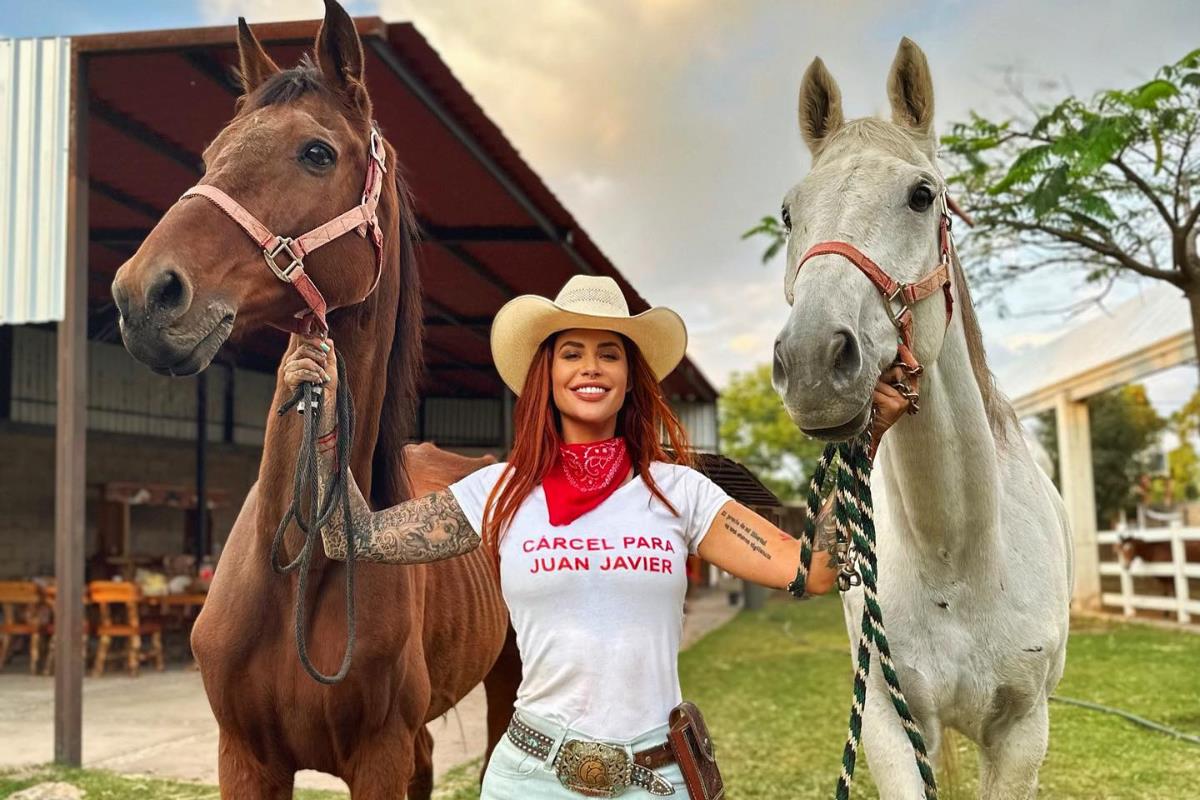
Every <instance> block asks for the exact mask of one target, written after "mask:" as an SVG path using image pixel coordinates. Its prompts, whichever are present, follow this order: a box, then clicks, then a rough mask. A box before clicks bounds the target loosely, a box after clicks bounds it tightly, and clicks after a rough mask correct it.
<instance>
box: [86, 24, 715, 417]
mask: <svg viewBox="0 0 1200 800" xmlns="http://www.w3.org/2000/svg"><path fill="white" fill-rule="evenodd" d="M318 25H319V22H317V21H312V22H288V23H276V24H265V25H256V26H255V33H256V34H257V36H258V37H259V39H260V40H261V41H262V43H263V44H264V46H265V47H266V49H267V51H268V52H269V53H270V55H271V56H272V57H273V58H274V59H275V61H276V62H277V63H279V64H281V65H290V64H294V63H296V61H298V59H299V57H300V55H301V53H302V52H304V50H305V49H307V48H309V47H310V46H311V42H312V40H313V38H314V37H315V36H316V31H317V27H318ZM356 25H357V26H358V29H359V33H360V34H361V35H362V36H363V44H364V48H365V50H366V53H367V65H366V75H367V85H368V89H369V91H370V93H371V97H372V99H373V101H374V106H375V113H376V117H377V119H378V121H379V123H380V125H381V127H382V129H383V132H384V135H385V136H386V137H387V138H388V139H389V140H390V141H391V142H392V144H393V145H394V146H395V148H396V150H397V153H398V155H399V160H400V162H401V164H402V168H403V170H404V172H405V175H406V176H407V178H408V182H409V185H410V187H411V189H412V192H413V196H414V198H415V201H416V209H417V214H418V217H419V218H420V220H421V222H422V224H423V226H424V229H425V235H426V238H425V240H424V241H423V242H422V244H421V246H420V252H419V257H420V261H421V272H422V278H423V281H424V288H425V297H426V303H425V312H426V321H427V339H426V342H427V352H426V363H427V365H428V367H429V378H428V381H427V385H426V392H427V393H428V394H430V395H443V396H444V395H462V396H495V395H497V394H499V392H500V389H501V383H500V381H499V378H498V376H497V375H496V373H495V371H494V369H493V368H492V366H491V357H490V353H489V350H488V344H487V336H488V326H489V324H490V320H491V318H492V317H493V316H494V315H495V313H496V311H497V310H498V309H499V308H500V306H501V305H502V304H503V303H504V302H505V301H507V300H508V299H509V298H511V297H513V296H515V295H517V294H525V293H535V294H541V295H549V296H553V295H554V294H555V293H556V292H557V290H558V289H559V288H560V287H561V286H562V284H563V283H564V282H565V281H566V280H567V278H569V277H570V276H571V275H573V274H576V273H578V272H581V271H588V272H593V273H595V274H599V275H609V276H611V277H613V278H614V279H616V280H617V282H618V283H619V284H620V285H621V288H622V290H623V291H624V292H625V296H626V297H627V298H628V300H629V305H630V310H631V311H632V312H633V313H638V312H640V311H644V310H645V309H647V308H649V304H648V303H647V302H646V300H645V299H644V298H642V296H641V295H639V294H638V293H637V291H636V290H635V289H634V288H633V287H632V286H631V285H630V284H629V282H628V281H626V280H625V278H624V277H622V276H621V274H620V273H619V272H618V271H617V269H616V267H615V266H614V265H613V264H612V262H610V261H609V260H608V258H606V257H605V255H604V253H603V252H601V250H600V249H599V247H598V246H597V245H596V244H595V243H594V242H593V241H592V240H591V238H590V237H589V236H588V235H587V232H586V231H584V230H583V228H582V227H580V225H579V223H578V222H576V220H575V219H574V217H572V216H571V214H570V212H569V211H567V209H566V208H565V207H564V206H563V204H562V203H561V202H559V200H558V198H556V197H555V196H554V194H553V193H552V192H551V191H550V189H549V188H548V187H547V186H546V185H545V183H544V182H543V181H542V180H541V178H539V177H538V175H537V174H536V173H535V172H534V171H533V169H532V168H531V167H530V166H529V165H528V164H527V163H526V162H525V161H524V159H522V158H521V156H520V154H519V153H518V152H517V150H516V149H515V148H514V147H513V145H512V144H511V143H510V142H509V141H508V140H507V139H506V138H505V136H504V134H503V133H502V132H501V131H500V129H499V128H497V127H496V125H495V124H494V123H493V122H492V121H491V120H490V119H489V118H488V117H487V115H486V114H484V113H483V110H482V109H481V108H480V107H479V105H478V104H477V103H476V102H475V100H474V99H473V98H472V97H471V95H470V94H469V93H468V92H467V90H466V89H465V88H464V87H463V85H462V84H461V83H459V81H458V80H457V79H456V78H455V77H454V75H453V74H452V73H451V72H450V69H449V68H448V67H447V65H446V64H445V63H444V62H443V61H442V60H441V58H440V57H439V56H438V54H437V52H436V51H434V49H433V48H432V47H431V46H430V45H429V43H428V42H427V41H426V40H425V38H424V37H422V36H421V34H420V33H419V32H418V31H417V30H416V28H415V27H413V26H412V25H411V24H407V23H401V24H392V25H389V24H386V23H384V22H383V21H382V20H379V19H377V18H363V19H358V20H356ZM235 41H236V29H235V28H233V27H222V28H192V29H184V30H170V31H143V32H136V33H128V34H104V35H97V36H83V37H78V38H77V39H76V40H75V46H76V48H77V49H78V50H79V51H80V53H82V54H85V55H86V57H87V59H88V83H89V103H90V105H89V131H88V136H89V140H88V147H89V158H88V168H89V178H90V193H89V227H90V230H91V241H90V247H89V268H90V271H91V273H92V274H91V278H92V281H91V289H90V291H91V294H90V298H91V302H92V305H93V307H94V308H95V309H102V308H104V307H106V306H107V304H108V302H109V299H110V298H109V296H108V284H109V283H110V282H111V279H112V275H113V273H115V271H116V269H117V268H118V267H119V266H120V264H121V263H122V262H123V261H124V260H125V259H126V258H127V257H128V256H129V255H130V254H131V253H132V252H133V251H134V250H135V249H136V247H137V245H138V243H139V242H140V240H141V237H142V236H143V235H144V234H145V232H146V231H147V230H148V229H149V228H150V227H152V226H153V225H154V223H155V222H156V221H157V220H158V218H159V217H160V216H161V215H162V213H163V212H165V211H166V209H167V208H169V207H170V205H171V204H172V203H173V202H174V201H175V199H176V198H177V197H178V196H179V195H180V193H181V192H182V191H183V190H184V189H186V188H187V187H188V186H190V185H191V184H193V183H194V182H195V179H196V177H197V176H198V174H199V169H200V167H199V156H200V153H201V152H202V151H203V149H204V147H205V146H206V144H207V143H208V142H209V140H211V139H212V138H213V137H214V136H215V135H216V133H217V132H218V131H219V130H220V129H221V128H222V127H223V126H224V124H225V123H226V122H227V121H228V120H229V118H230V117H231V116H232V114H233V103H234V99H235V97H236V95H237V94H238V89H237V84H236V82H235V81H234V79H233V75H232V68H233V66H234V65H235V63H236V60H237V48H236V45H235V44H234V43H235ZM282 344H283V339H282V336H281V335H276V334H270V335H267V336H264V337H254V341H253V342H252V343H246V344H243V345H241V346H240V348H241V349H240V350H239V352H238V353H237V357H238V358H239V360H241V361H242V362H243V363H250V364H255V363H257V364H260V365H264V366H265V365H266V364H273V363H275V361H276V359H277V357H278V354H279V352H281V351H282ZM664 385H665V388H666V390H667V392H668V394H670V395H673V396H679V397H686V398H691V399H699V400H712V399H715V397H716V391H715V389H714V388H713V387H712V385H711V384H710V383H709V382H708V381H707V380H706V379H705V378H704V376H703V375H702V374H701V373H700V371H699V370H698V369H697V368H696V367H695V365H694V364H692V363H691V361H690V360H686V359H685V361H684V363H683V364H681V365H680V368H679V369H677V370H676V371H675V372H674V373H672V375H671V376H670V377H668V379H667V380H666V381H665V384H664Z"/></svg>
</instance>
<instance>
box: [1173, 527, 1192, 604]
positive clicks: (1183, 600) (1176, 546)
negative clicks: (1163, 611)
mask: <svg viewBox="0 0 1200 800" xmlns="http://www.w3.org/2000/svg"><path fill="white" fill-rule="evenodd" d="M1171 563H1172V564H1173V565H1174V566H1175V601H1176V602H1177V603H1178V604H1179V606H1178V618H1179V622H1180V624H1183V625H1187V624H1188V623H1190V622H1191V621H1192V615H1191V613H1190V612H1189V611H1188V603H1190V602H1191V597H1190V596H1189V594H1188V577H1187V572H1186V570H1187V548H1186V547H1184V544H1183V524H1182V522H1181V521H1179V520H1176V521H1174V522H1172V523H1171Z"/></svg>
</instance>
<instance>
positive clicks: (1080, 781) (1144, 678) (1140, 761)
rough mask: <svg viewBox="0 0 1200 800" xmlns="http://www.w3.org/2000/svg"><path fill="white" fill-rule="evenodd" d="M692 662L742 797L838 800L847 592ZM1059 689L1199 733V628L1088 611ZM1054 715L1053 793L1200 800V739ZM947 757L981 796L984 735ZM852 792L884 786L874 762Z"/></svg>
mask: <svg viewBox="0 0 1200 800" xmlns="http://www.w3.org/2000/svg"><path fill="white" fill-rule="evenodd" d="M885 611H886V610H885ZM679 671H680V679H681V680H682V682H683V693H684V696H685V697H687V698H688V699H689V700H693V701H695V702H696V703H697V704H698V705H699V706H700V708H701V709H703V710H704V714H705V718H706V719H707V720H708V724H709V729H710V730H711V731H712V734H713V738H714V739H715V741H716V743H717V753H718V758H719V760H720V763H721V770H722V772H723V774H724V775H725V778H726V781H727V782H728V786H729V790H728V793H727V796H728V797H729V800H779V799H780V798H788V800H829V798H831V797H833V788H834V785H835V783H836V780H837V773H838V769H839V767H840V765H841V756H842V744H843V742H844V741H845V736H846V720H847V714H848V712H849V708H850V705H849V704H850V686H851V677H852V673H851V667H850V653H849V648H848V645H847V643H846V630H845V627H844V625H843V623H842V612H841V605H840V603H839V602H838V601H837V600H836V599H834V598H822V599H819V600H814V601H811V602H807V603H795V602H791V601H787V600H784V601H781V602H780V601H776V602H771V603H769V604H768V605H767V607H766V608H764V609H763V610H761V611H747V612H743V613H742V614H740V615H739V616H738V617H737V618H736V619H735V620H734V621H733V622H731V623H729V624H728V625H725V626H724V627H722V628H720V629H718V630H717V631H714V632H713V633H711V634H709V635H708V636H706V637H705V638H704V639H702V640H701V641H699V642H698V643H696V645H694V646H693V647H691V648H690V649H688V650H687V651H685V652H684V653H683V654H682V655H681V656H680V658H679ZM1059 693H1060V694H1062V695H1065V696H1068V697H1075V698H1079V699H1083V700H1091V701H1093V702H1097V703H1102V704H1105V705H1111V706H1117V707H1119V708H1123V709H1126V710H1129V711H1132V712H1134V713H1136V714H1139V715H1140V716H1143V717H1148V718H1150V719H1153V720H1155V721H1158V722H1162V723H1164V724H1167V725H1169V726H1171V727H1174V728H1177V729H1179V730H1182V731H1183V732H1185V733H1191V734H1194V735H1200V636H1196V635H1193V634H1187V633H1176V632H1173V631H1167V630H1160V629H1156V628H1150V627H1146V626H1141V625H1126V624H1119V623H1106V622H1096V621H1093V620H1087V619H1081V620H1076V621H1075V622H1074V624H1073V633H1072V635H1071V643H1070V649H1069V652H1068V656H1067V671H1066V675H1065V676H1064V677H1063V681H1062V683H1061V685H1060V686H1059ZM1050 715H1051V723H1050V724H1051V727H1050V752H1049V754H1048V756H1047V759H1046V763H1045V764H1044V765H1043V767H1042V771H1041V791H1040V796H1041V797H1053V798H1065V799H1066V800H1099V799H1101V798H1102V799H1103V800H1135V799H1136V800H1151V799H1158V798H1162V799H1163V800H1166V798H1171V799H1172V800H1175V799H1176V798H1193V797H1200V790H1198V789H1197V788H1196V787H1197V786H1200V747H1197V746H1195V745H1189V744H1186V743H1183V742H1180V741H1178V740H1175V739H1171V738H1168V737H1166V736H1163V735H1161V734H1157V733H1153V732H1150V731H1147V730H1144V729H1142V728H1138V727H1136V726H1134V725H1131V724H1130V723H1128V722H1125V721H1124V720H1121V719H1118V718H1116V717H1112V716H1106V715H1102V714H1096V713H1094V712H1091V711H1086V710H1083V709H1078V708H1073V707H1070V706H1063V705H1057V704H1056V705H1052V706H1051V710H1050ZM943 754H944V758H945V761H946V763H947V764H948V765H950V764H952V766H951V769H950V771H949V772H947V771H946V770H945V769H944V770H943V771H942V773H941V774H940V775H939V786H940V788H941V790H942V791H941V797H942V798H943V800H966V798H974V797H975V796H976V792H977V790H978V781H977V769H978V768H977V762H976V753H975V747H974V745H973V744H971V743H970V742H968V741H967V740H966V739H965V738H963V737H961V736H957V735H951V734H949V733H948V735H947V737H946V740H945V744H944V751H943ZM477 769H478V764H471V765H470V768H469V769H466V770H462V771H457V770H456V772H457V773H458V774H457V775H455V776H454V777H455V779H456V782H455V785H454V788H448V787H447V785H446V784H445V783H443V785H442V787H446V788H442V787H439V790H438V791H437V792H435V795H434V796H435V798H437V800H476V799H477V798H478V796H479V795H478V790H477V789H476V787H475V786H474V776H475V774H476V770H477ZM447 777H448V778H450V777H451V776H447ZM853 796H854V797H855V798H856V799H858V798H861V800H869V798H878V796H879V795H878V793H877V792H876V791H875V787H874V784H873V783H872V782H871V776H870V773H869V771H868V769H867V766H866V763H865V760H862V759H860V761H859V769H858V774H857V776H856V778H855V785H854V792H853Z"/></svg>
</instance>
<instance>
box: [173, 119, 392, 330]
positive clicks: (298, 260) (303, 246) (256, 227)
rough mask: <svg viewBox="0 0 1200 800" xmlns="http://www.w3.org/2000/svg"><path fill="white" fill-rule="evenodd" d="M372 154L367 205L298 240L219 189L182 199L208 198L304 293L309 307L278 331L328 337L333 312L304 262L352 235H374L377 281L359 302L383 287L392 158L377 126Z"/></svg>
mask: <svg viewBox="0 0 1200 800" xmlns="http://www.w3.org/2000/svg"><path fill="white" fill-rule="evenodd" d="M367 152H368V154H369V156H370V157H369V158H368V160H367V178H366V184H365V187H364V188H363V194H362V201H361V202H360V203H359V204H358V205H357V206H355V207H354V208H352V209H350V210H349V211H347V212H345V213H344V214H340V215H338V216H336V217H334V218H333V219H331V220H330V221H329V222H326V223H325V224H324V225H320V226H318V227H316V228H313V229H312V230H311V231H309V232H308V233H305V234H303V235H301V236H297V237H296V238H294V239H292V238H289V237H287V236H278V235H276V234H274V233H272V232H271V230H270V229H269V228H267V226H266V225H263V224H262V223H261V222H259V220H258V218H257V217H255V216H254V215H253V214H251V213H250V212H249V211H247V210H246V208H245V207H244V206H243V205H242V204H241V203H239V202H237V201H236V200H234V199H233V198H232V197H230V196H229V195H227V194H225V192H223V191H221V190H220V189H218V188H217V187H215V186H212V185H209V184H197V185H195V186H193V187H192V188H190V189H188V190H187V191H186V192H184V193H183V194H182V195H181V196H180V198H179V199H180V200H182V199H184V198H185V197H203V198H204V199H205V200H208V201H209V202H211V203H212V204H213V205H215V206H216V207H217V208H219V209H221V211H223V212H225V214H226V216H228V217H229V218H230V219H232V220H233V221H234V222H236V223H237V224H238V225H240V226H241V228H242V230H244V231H245V232H246V233H247V234H248V235H249V236H250V238H251V239H253V240H254V243H255V244H257V245H258V246H259V247H261V248H262V252H263V258H264V259H266V262H267V266H268V267H270V268H271V271H272V272H274V273H275V275H276V277H278V278H279V280H281V281H283V282H284V283H290V284H291V285H292V286H293V287H294V288H295V289H296V291H297V292H299V293H300V297H301V299H303V300H304V305H305V306H307V308H306V309H305V310H304V311H300V312H298V313H297V314H296V319H295V321H294V322H293V323H292V324H291V325H277V326H276V327H278V328H281V329H283V330H286V331H291V332H292V333H312V332H313V328H314V326H315V327H316V329H317V331H318V332H319V333H321V334H325V333H328V331H329V323H327V322H326V321H325V312H326V311H327V310H328V306H327V305H326V303H325V296H324V295H322V294H321V291H320V290H319V289H317V286H316V284H315V283H313V281H312V278H310V277H309V276H308V273H307V272H305V270H304V257H305V256H307V255H308V254H309V253H311V252H312V251H314V250H316V249H317V248H318V247H321V246H322V245H326V244H328V243H329V242H332V241H333V240H334V239H336V238H338V237H339V236H342V235H343V234H346V233H349V232H350V231H358V235H359V236H362V237H364V238H365V237H366V236H367V234H368V233H370V234H371V243H372V244H373V245H374V246H375V280H374V282H372V283H371V288H370V289H368V290H367V293H366V294H365V295H363V297H362V299H361V300H359V302H362V300H366V299H367V298H368V297H370V296H371V294H372V293H373V292H374V291H375V288H376V287H377V286H379V278H380V276H381V275H382V274H383V230H382V229H381V228H380V227H379V217H378V215H377V213H376V211H377V209H378V206H379V195H380V193H381V192H382V191H383V176H384V173H386V172H387V165H386V163H385V162H386V159H387V153H386V152H385V149H384V146H383V137H382V136H380V134H379V128H378V127H376V125H375V124H374V123H372V125H371V138H370V141H369V142H368V145H367ZM280 255H283V256H284V257H285V258H286V259H287V261H288V263H287V266H284V267H280V266H279V262H278V261H276V259H277V258H278V257H279V256H280Z"/></svg>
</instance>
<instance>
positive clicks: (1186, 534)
mask: <svg viewBox="0 0 1200 800" xmlns="http://www.w3.org/2000/svg"><path fill="white" fill-rule="evenodd" d="M1096 538H1097V541H1098V543H1099V544H1102V545H1104V544H1110V545H1112V546H1113V553H1114V555H1116V557H1117V560H1116V561H1101V562H1100V575H1101V576H1105V575H1113V576H1116V577H1118V578H1120V579H1121V591H1120V592H1119V593H1117V592H1104V593H1102V594H1101V595H1100V601H1101V603H1103V604H1104V605H1106V606H1116V607H1119V608H1121V609H1122V611H1123V612H1124V614H1125V616H1127V617H1132V616H1133V615H1134V611H1135V609H1144V610H1149V611H1173V612H1175V617H1176V619H1178V620H1179V622H1180V623H1182V624H1189V623H1191V621H1192V616H1193V615H1195V616H1197V617H1200V600H1193V599H1192V597H1191V594H1190V593H1189V591H1188V579H1195V580H1200V562H1189V561H1188V559H1187V544H1186V543H1187V542H1200V528H1185V527H1183V526H1181V525H1179V524H1178V523H1176V524H1173V525H1171V526H1170V527H1166V528H1130V529H1127V530H1123V531H1104V532H1102V533H1100V534H1099V535H1098V536H1097V537H1096ZM1128 538H1133V539H1138V540H1140V541H1142V542H1146V543H1150V544H1153V543H1162V542H1169V543H1170V545H1171V548H1170V549H1171V560H1170V561H1145V560H1143V559H1139V560H1135V561H1134V562H1133V563H1132V564H1128V565H1127V564H1126V563H1125V560H1124V559H1122V558H1121V557H1120V554H1119V547H1120V542H1121V540H1122V539H1128ZM1134 578H1162V579H1168V580H1169V581H1170V584H1171V587H1172V588H1173V589H1174V593H1173V594H1161V595H1146V594H1137V593H1135V592H1134V590H1133V579H1134Z"/></svg>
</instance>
